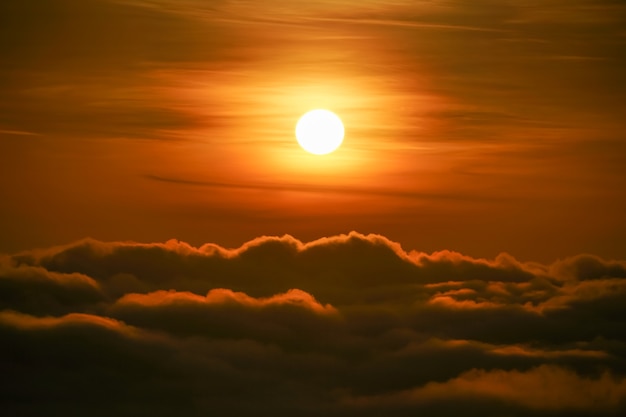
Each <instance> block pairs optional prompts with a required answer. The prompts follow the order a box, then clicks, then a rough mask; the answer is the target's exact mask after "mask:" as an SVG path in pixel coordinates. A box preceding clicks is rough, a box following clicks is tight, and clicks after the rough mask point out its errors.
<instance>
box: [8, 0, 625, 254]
mask: <svg viewBox="0 0 626 417" xmlns="http://www.w3.org/2000/svg"><path fill="white" fill-rule="evenodd" d="M307 4H308V5H307V6H304V5H302V4H301V3H299V2H292V1H286V0H282V1H281V0H269V1H267V2H263V6H260V3H258V2H252V1H235V2H226V1H224V2H221V1H215V2H206V1H200V0H184V1H181V0H176V1H175V0H145V1H136V0H90V1H84V0H42V1H35V0H24V1H8V2H3V3H2V5H0V46H1V50H2V51H3V55H4V56H3V59H2V63H1V64H0V88H1V91H2V94H0V174H1V175H0V193H1V194H0V195H1V201H2V203H1V204H0V231H2V239H0V252H14V251H18V250H23V249H27V248H32V247H35V246H46V245H53V244H60V243H65V242H68V241H72V240H76V239H79V238H83V237H87V236H90V237H94V238H97V239H103V240H126V239H129V240H136V241H164V240H167V239H169V238H177V239H181V240H184V241H188V242H190V243H192V244H195V245H201V244H202V243H204V242H218V243H220V244H223V245H225V246H238V245H239V244H241V243H242V242H244V241H246V240H248V239H251V238H253V237H256V236H259V235H282V234H284V233H289V234H291V235H294V236H296V237H298V238H300V239H303V240H310V239H312V238H317V237H321V236H327V235H331V234H336V233H343V232H349V231H351V230H357V231H361V232H366V233H367V232H375V233H381V234H383V235H386V236H388V237H390V238H391V239H393V240H396V241H400V242H402V244H403V245H404V247H406V248H409V249H417V250H423V251H434V250H442V249H452V250H457V251H461V252H463V253H466V254H468V255H472V256H487V257H493V256H495V255H496V254H498V253H499V252H502V251H506V252H509V253H511V254H513V255H515V256H517V257H518V258H521V259H528V260H541V261H546V260H553V259H555V258H557V257H563V256H566V255H572V254H577V253H581V252H591V253H596V254H599V255H602V256H605V257H615V258H618V257H620V255H622V256H623V253H624V252H625V251H626V241H625V240H624V239H623V236H624V235H625V233H626V222H625V221H624V220H623V218H624V214H626V195H625V194H624V191H623V190H624V189H626V169H625V168H624V166H626V165H625V164H626V137H625V135H626V133H624V132H626V121H625V119H624V117H623V115H624V114H626V90H625V88H626V87H625V86H626V83H625V81H626V80H625V79H624V71H623V69H624V67H625V64H626V62H625V61H624V59H625V58H624V54H623V50H624V46H625V43H626V32H625V31H624V17H625V12H626V10H625V9H624V5H623V4H622V3H621V2H619V1H609V0H602V1H592V0H575V1H565V0H559V1H557V0H551V1H541V2H540V1H510V2H493V1H487V0H479V1H475V2H463V1H451V2H439V1H434V2H433V1H358V2H357V1H317V2H310V3H307ZM313 108H328V109H331V110H333V111H334V112H336V113H337V114H338V115H339V116H340V117H341V118H342V119H343V121H344V124H345V127H346V137H345V140H344V144H343V146H342V147H341V148H340V149H339V150H338V151H337V152H335V153H333V154H331V155H328V156H322V157H319V156H312V155H308V154H305V153H304V152H303V151H302V150H301V148H299V146H298V144H297V143H296V141H295V138H294V134H293V131H294V127H295V123H296V121H297V119H298V117H299V116H300V115H301V114H302V113H304V112H305V111H307V110H309V109H313Z"/></svg>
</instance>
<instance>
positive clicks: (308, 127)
mask: <svg viewBox="0 0 626 417" xmlns="http://www.w3.org/2000/svg"><path fill="white" fill-rule="evenodd" d="M343 135H344V129H343V123H341V119H340V118H339V116H337V115H336V114H335V113H333V112H331V111H329V110H323V109H317V110H311V111H309V112H307V113H305V114H304V115H303V116H302V117H300V120H298V124H297V125H296V139H298V143H299V144H300V146H302V148H303V149H304V150H305V151H307V152H310V153H312V154H315V155H325V154H327V153H331V152H332V151H334V150H335V149H337V148H338V147H339V145H341V142H343Z"/></svg>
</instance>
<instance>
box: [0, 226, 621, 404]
mask: <svg viewBox="0 0 626 417" xmlns="http://www.w3.org/2000/svg"><path fill="white" fill-rule="evenodd" d="M589 265H591V266H589ZM622 275H623V262H622V261H607V260H603V259H601V258H598V257H594V256H590V255H581V256H576V257H572V258H568V259H564V260H559V261H557V262H555V263H553V264H551V265H542V264H537V263H526V262H520V261H517V260H516V259H514V258H513V257H511V256H510V255H507V254H501V255H499V256H498V257H496V258H495V259H474V258H471V257H468V256H464V255H462V254H459V253H456V252H450V251H442V252H436V253H432V254H427V253H421V252H415V251H409V252H407V251H405V250H404V249H403V248H402V247H401V246H400V245H399V244H398V243H396V242H392V241H390V240H389V239H387V238H386V237H384V236H381V235H362V234H359V233H355V232H352V233H350V234H347V235H339V236H331V237H326V238H322V239H319V240H316V241H312V242H307V243H304V242H301V241H299V240H297V239H295V238H293V237H291V236H283V237H271V236H265V237H259V238H256V239H254V240H251V241H249V242H247V243H245V244H243V245H242V246H241V247H238V248H231V249H229V248H224V247H221V246H219V245H217V244H213V243H208V244H205V245H203V246H200V247H193V246H191V245H188V244H186V243H184V242H180V241H176V240H171V241H168V242H165V243H149V244H141V243H134V242H100V241H96V240H92V239H86V240H82V241H79V242H75V243H72V244H69V245H65V246H60V247H53V248H48V249H40V250H33V251H26V252H22V253H19V254H14V255H6V256H4V257H3V258H2V270H1V271H0V286H1V289H2V291H1V292H0V294H1V295H0V307H1V310H0V337H1V338H2V340H3V341H6V343H3V344H2V345H1V346H0V353H1V354H2V357H4V358H8V361H7V362H5V363H6V366H5V367H4V368H5V369H6V372H5V377H6V378H7V380H10V381H12V383H11V384H10V386H9V387H8V388H7V389H6V390H5V391H4V392H3V393H2V394H1V395H2V397H1V398H2V400H1V401H2V403H3V405H5V408H6V409H7V410H8V411H9V412H11V413H13V414H29V413H34V414H37V413H40V412H43V411H42V410H46V412H47V413H52V414H54V413H57V414H68V413H70V414H71V413H72V410H74V411H75V412H76V413H78V414H84V413H86V412H90V413H92V412H93V411H94V410H95V414H94V415H111V414H116V415H137V413H139V414H148V413H151V414H156V415H168V414H171V413H174V412H176V413H178V414H181V413H182V414H184V415H192V416H193V415H204V414H206V413H207V412H215V413H219V414H220V415H226V416H230V415H232V416H242V415H252V414H255V413H256V412H258V410H259V409H263V410H268V412H271V413H272V414H274V415H278V416H281V415H285V416H286V415H294V414H299V415H322V414H323V415H331V416H333V415H336V416H339V415H341V416H345V415H348V416H370V415H371V416H373V415H414V414H415V413H431V414H433V413H434V414H437V415H457V414H458V413H459V412H461V410H472V411H468V412H467V413H469V415H484V414H487V415H493V414H502V415H520V416H521V415H535V414H536V415H577V413H579V414H581V415H583V414H584V415H599V416H604V415H606V416H609V415H618V414H620V413H623V412H624V411H626V382H625V381H626V380H625V379H624V378H626V361H625V359H624V358H626V338H625V336H624V334H623V328H624V325H625V324H626V323H625V317H626V314H624V313H626V311H625V310H624V305H626V303H625V302H626V284H625V279H624V277H623V276H622ZM105 397H106V398H107V401H106V403H103V402H102V398H105ZM23 398H36V400H34V401H29V402H24V401H22V400H21V399H23ZM94 407H95V408H94ZM137 410H139V411H137ZM98 413H101V414H98ZM467 413H466V414H467ZM472 413H473V414H472Z"/></svg>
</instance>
